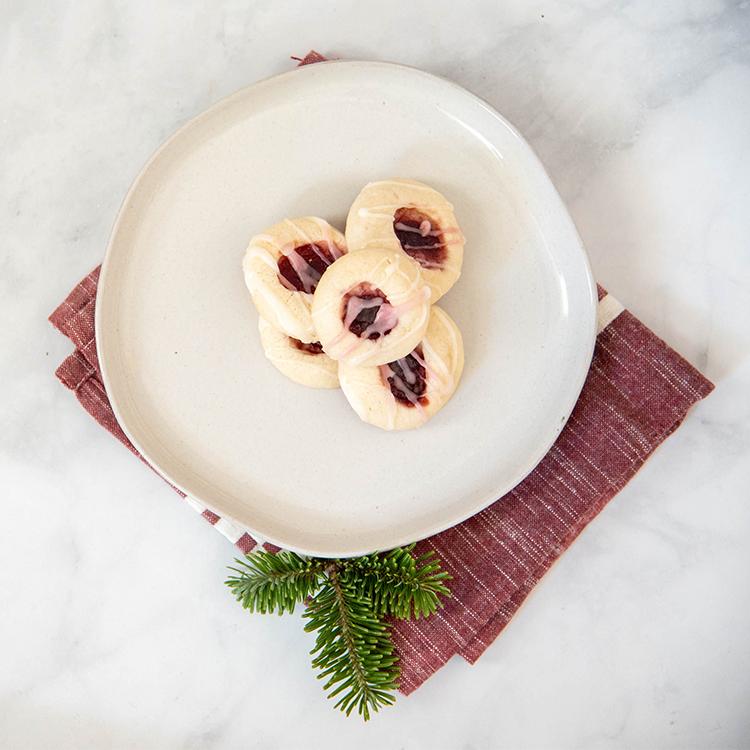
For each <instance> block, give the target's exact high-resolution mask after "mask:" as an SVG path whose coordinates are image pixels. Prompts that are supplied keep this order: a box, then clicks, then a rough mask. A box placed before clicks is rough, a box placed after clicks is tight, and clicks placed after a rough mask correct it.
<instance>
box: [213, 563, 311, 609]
mask: <svg viewBox="0 0 750 750" xmlns="http://www.w3.org/2000/svg"><path fill="white" fill-rule="evenodd" d="M235 562H236V563H237V565H238V566H239V567H238V568H230V569H229V570H231V571H232V572H233V573H236V575H235V576H231V577H230V578H228V579H227V581H226V584H227V586H229V588H230V589H232V593H233V594H234V596H235V598H236V599H237V601H238V602H239V603H240V604H241V605H242V606H243V607H244V608H245V609H247V610H249V611H250V612H260V613H261V614H266V613H267V612H278V613H279V614H280V615H283V614H284V612H294V607H295V605H296V604H300V603H302V602H304V601H305V599H307V598H308V597H309V596H311V595H312V594H313V593H314V592H315V590H316V589H317V588H318V587H319V586H320V583H321V581H322V580H323V570H324V565H323V561H321V560H315V559H310V558H304V557H300V556H299V555H297V554H295V553H294V552H287V551H285V550H283V551H281V552H278V553H277V554H275V555H273V554H271V553H270V552H265V551H259V552H252V553H250V554H249V555H245V559H244V561H242V560H235Z"/></svg>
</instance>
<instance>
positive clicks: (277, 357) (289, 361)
mask: <svg viewBox="0 0 750 750" xmlns="http://www.w3.org/2000/svg"><path fill="white" fill-rule="evenodd" d="M258 331H260V341H261V344H262V345H263V353H264V354H265V355H266V357H267V358H268V360H269V362H271V364H272V365H273V366H274V367H275V368H276V369H277V370H278V371H279V372H281V373H282V374H283V375H286V376H287V377H288V378H289V379H290V380H293V381H294V382H295V383H299V384H300V385H306V386H308V387H309V388H338V387H339V378H338V365H337V363H336V362H335V361H334V360H332V359H331V358H330V357H328V356H327V355H326V354H325V353H324V352H323V348H322V347H321V346H320V344H319V343H318V342H317V341H316V342H314V343H312V344H306V343H304V342H302V341H300V340H299V339H294V338H292V337H291V336H287V335H286V334H285V333H282V332H281V331H279V330H278V329H277V328H275V327H274V326H273V325H271V323H269V322H268V321H267V320H266V319H265V318H262V317H259V318H258Z"/></svg>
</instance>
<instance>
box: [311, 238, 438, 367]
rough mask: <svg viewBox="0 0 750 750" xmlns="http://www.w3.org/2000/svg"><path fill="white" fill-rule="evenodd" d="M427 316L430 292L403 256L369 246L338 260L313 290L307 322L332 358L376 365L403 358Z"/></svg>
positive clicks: (416, 268) (424, 326)
mask: <svg viewBox="0 0 750 750" xmlns="http://www.w3.org/2000/svg"><path fill="white" fill-rule="evenodd" d="M429 317H430V289H429V287H428V286H426V285H425V284H424V282H423V281H422V275H421V272H420V269H419V266H418V265H417V264H416V263H414V262H413V261H411V260H410V259H409V258H408V257H407V256H406V255H405V254H404V253H402V252H401V251H400V250H399V251H393V250H383V249H376V248H369V249H367V250H361V251H360V252H357V253H349V254H348V255H345V256H343V257H342V258H339V259H338V260H337V261H336V262H335V263H334V264H333V265H331V266H330V267H329V268H328V270H327V271H326V273H325V275H324V276H323V277H322V278H321V280H320V283H319V284H318V288H317V289H316V291H315V295H314V297H313V305H312V319H313V323H314V325H315V330H316V331H317V335H318V339H319V341H320V343H321V344H322V345H323V350H324V351H325V353H326V354H328V356H329V357H331V358H332V359H335V360H345V361H347V362H350V363H351V364H355V365H381V364H385V363H386V362H392V361H394V360H396V359H398V358H399V357H403V356H405V355H407V354H408V353H409V352H410V351H411V350H412V349H413V348H414V347H415V346H416V345H417V344H418V343H419V341H421V339H422V336H424V332H425V331H426V330H427V323H428V321H429Z"/></svg>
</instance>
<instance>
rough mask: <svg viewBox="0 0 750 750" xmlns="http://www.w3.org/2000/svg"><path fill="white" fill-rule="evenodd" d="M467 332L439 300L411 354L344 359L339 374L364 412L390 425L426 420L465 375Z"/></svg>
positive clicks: (363, 416)
mask: <svg viewBox="0 0 750 750" xmlns="http://www.w3.org/2000/svg"><path fill="white" fill-rule="evenodd" d="M463 364H464V348H463V341H462V339H461V332H460V331H459V329H458V326H457V325H456V324H455V322H454V321H453V320H452V318H451V317H450V316H449V315H448V314H447V313H446V312H445V311H443V310H441V309H440V308H439V307H438V306H437V305H435V306H434V307H433V308H432V311H431V314H430V323H429V325H428V327H427V332H426V333H425V336H424V338H423V339H422V340H421V341H420V342H419V343H418V344H417V345H416V346H415V347H414V349H412V351H411V352H409V354H407V355H406V356H403V357H400V358H399V359H397V360H395V361H393V362H389V363H387V364H384V365H379V366H377V367H355V366H352V365H351V364H349V363H346V362H339V380H340V382H341V387H342V388H343V390H344V394H345V395H346V397H347V400H348V401H349V403H350V404H351V406H352V408H353V409H354V410H355V411H356V412H357V414H358V415H359V417H360V418H361V419H362V420H363V421H365V422H369V423H370V424H373V425H375V426H376V427H380V428H382V429H384V430H408V429H413V428H415V427H419V426H421V425H423V424H424V423H425V422H426V421H427V420H429V419H430V418H431V417H432V416H433V415H434V414H436V413H437V412H438V411H439V410H440V409H441V408H442V407H443V406H445V404H446V403H447V402H448V401H449V400H450V398H451V396H452V395H453V392H454V391H455V390H456V387H457V385H458V381H459V380H460V378H461V373H462V371H463Z"/></svg>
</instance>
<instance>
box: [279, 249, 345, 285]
mask: <svg viewBox="0 0 750 750" xmlns="http://www.w3.org/2000/svg"><path fill="white" fill-rule="evenodd" d="M338 255H341V253H338ZM334 260H335V257H334V253H332V252H331V249H330V248H329V247H328V244H327V243H319V244H307V245H300V246H299V247H295V248H294V249H293V250H291V251H289V252H288V253H286V254H285V255H282V256H281V257H280V258H279V260H278V264H277V265H278V267H279V276H280V281H281V283H282V284H283V285H284V286H285V287H286V288H287V289H291V290H294V291H297V292H307V293H308V294H312V293H313V292H314V291H315V289H316V287H317V286H318V282H319V281H320V277H321V276H322V275H323V272H324V271H325V270H326V268H328V266H330V265H331V263H333V261H334Z"/></svg>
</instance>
